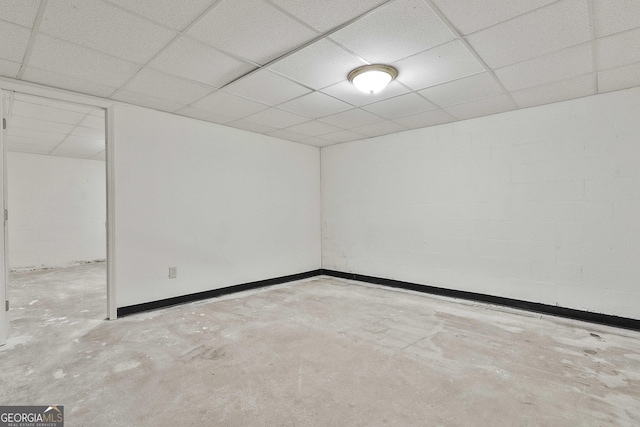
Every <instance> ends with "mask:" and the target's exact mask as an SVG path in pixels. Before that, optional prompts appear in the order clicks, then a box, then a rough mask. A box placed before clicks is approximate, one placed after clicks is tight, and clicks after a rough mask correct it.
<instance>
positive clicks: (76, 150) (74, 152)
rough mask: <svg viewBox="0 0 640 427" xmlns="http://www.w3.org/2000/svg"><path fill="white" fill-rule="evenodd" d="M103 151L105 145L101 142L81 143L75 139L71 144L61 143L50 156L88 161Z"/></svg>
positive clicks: (88, 141)
mask: <svg viewBox="0 0 640 427" xmlns="http://www.w3.org/2000/svg"><path fill="white" fill-rule="evenodd" d="M101 151H104V143H101V142H100V141H91V140H85V141H80V140H75V139H74V140H73V141H70V142H67V141H65V142H63V143H61V144H60V145H58V146H57V147H56V148H55V149H54V150H53V151H51V153H50V155H51V156H62V157H78V158H81V159H86V158H89V157H92V156H94V155H96V154H98V153H99V152H101Z"/></svg>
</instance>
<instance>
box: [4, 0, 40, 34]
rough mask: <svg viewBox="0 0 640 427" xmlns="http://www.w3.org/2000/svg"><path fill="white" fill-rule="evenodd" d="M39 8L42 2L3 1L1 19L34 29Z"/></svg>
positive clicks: (35, 0)
mask: <svg viewBox="0 0 640 427" xmlns="http://www.w3.org/2000/svg"><path fill="white" fill-rule="evenodd" d="M39 8H40V0H2V1H1V2H0V17H2V18H1V19H3V20H5V21H9V22H13V23H14V24H18V25H22V26H23V27H29V28H33V23H34V22H35V20H36V16H37V15H38V9H39Z"/></svg>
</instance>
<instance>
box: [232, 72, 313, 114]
mask: <svg viewBox="0 0 640 427" xmlns="http://www.w3.org/2000/svg"><path fill="white" fill-rule="evenodd" d="M224 90H225V92H229V93H233V94H236V95H240V96H243V97H245V98H250V99H253V100H255V101H258V102H262V103H264V104H268V105H272V106H273V105H278V104H280V103H282V102H285V101H288V100H290V99H293V98H297V97H298V96H300V95H304V94H305V93H309V92H311V89H307V88H306V87H304V86H302V85H299V84H298V83H294V82H292V81H291V80H289V79H286V78H285V77H282V76H281V75H278V74H275V73H272V72H271V71H269V70H265V69H262V70H260V71H257V72H255V73H253V74H251V75H249V76H247V77H245V78H243V79H241V80H239V81H237V82H234V83H231V84H230V85H228V86H227V87H225V88H224Z"/></svg>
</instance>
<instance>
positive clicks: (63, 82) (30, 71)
mask: <svg viewBox="0 0 640 427" xmlns="http://www.w3.org/2000/svg"><path fill="white" fill-rule="evenodd" d="M22 80H25V81H28V82H33V83H39V84H42V85H45V86H53V87H58V88H62V89H68V90H72V91H74V92H80V93H86V94H87V95H96V96H101V97H107V96H109V95H111V94H112V93H113V92H114V91H115V90H116V89H117V87H116V86H110V85H105V84H101V83H96V82H92V81H88V80H84V79H81V78H78V77H74V76H67V75H64V74H60V73H56V72H54V71H48V70H41V69H39V68H36V67H27V68H26V70H25V73H24V75H23V76H22Z"/></svg>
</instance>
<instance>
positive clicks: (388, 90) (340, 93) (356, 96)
mask: <svg viewBox="0 0 640 427" xmlns="http://www.w3.org/2000/svg"><path fill="white" fill-rule="evenodd" d="M322 92H323V93H326V94H328V95H331V96H333V97H334V98H337V99H340V100H342V101H345V102H348V103H349V104H351V105H354V106H357V107H361V106H363V105H367V104H373V103H374V102H378V101H382V100H384V99H389V98H393V97H395V96H398V95H402V94H404V93H407V92H409V89H407V88H406V87H405V86H403V85H401V84H400V83H398V82H397V81H392V82H391V83H389V85H388V86H387V87H385V88H384V90H383V91H380V92H378V93H375V94H373V95H372V94H369V93H364V92H360V91H359V90H358V89H356V88H355V86H354V85H353V84H352V83H351V82H350V81H348V80H344V81H342V82H340V83H337V84H335V85H332V86H329V87H325V88H324V89H322Z"/></svg>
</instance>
